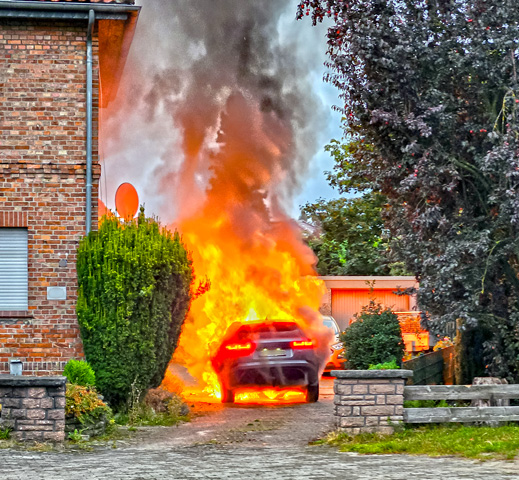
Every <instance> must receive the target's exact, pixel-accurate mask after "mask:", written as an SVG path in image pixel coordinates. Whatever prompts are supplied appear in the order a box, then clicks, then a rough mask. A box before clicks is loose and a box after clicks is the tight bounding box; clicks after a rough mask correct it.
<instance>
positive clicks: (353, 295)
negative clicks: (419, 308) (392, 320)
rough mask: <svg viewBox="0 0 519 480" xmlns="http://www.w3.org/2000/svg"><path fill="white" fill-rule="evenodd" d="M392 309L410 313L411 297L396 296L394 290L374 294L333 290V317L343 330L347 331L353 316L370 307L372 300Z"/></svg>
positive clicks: (374, 291) (352, 290) (359, 290)
mask: <svg viewBox="0 0 519 480" xmlns="http://www.w3.org/2000/svg"><path fill="white" fill-rule="evenodd" d="M372 298H373V299H374V300H375V302H377V303H381V304H382V305H383V306H384V307H390V308H391V309H392V310H393V311H395V312H406V311H409V309H410V308H409V296H408V295H395V294H394V293H393V290H389V289H384V290H382V289H380V290H376V289H375V290H373V291H372V292H370V291H368V290H365V289H358V290H357V289H338V288H337V289H335V288H334V289H332V315H333V317H334V318H335V320H337V323H338V324H339V327H340V328H341V330H343V329H345V328H346V327H347V326H348V324H349V322H350V320H351V319H352V318H353V315H355V314H356V313H358V312H360V311H361V309H362V307H363V306H365V305H369V302H370V300H371V299H372Z"/></svg>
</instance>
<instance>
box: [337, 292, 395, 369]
mask: <svg viewBox="0 0 519 480" xmlns="http://www.w3.org/2000/svg"><path fill="white" fill-rule="evenodd" d="M355 318H356V321H355V322H353V323H352V324H351V325H350V326H349V328H347V329H346V331H344V332H343V333H342V334H341V340H342V341H343V342H344V349H345V355H346V358H347V359H348V361H347V364H346V367H347V368H350V369H352V370H366V369H368V368H369V367H370V365H377V364H381V363H386V362H391V361H394V360H395V359H397V360H396V362H397V364H398V366H400V365H401V359H402V357H403V355H404V341H403V339H402V331H401V330H400V323H399V321H398V317H397V316H396V315H395V314H394V313H393V312H392V311H391V309H389V308H386V309H383V308H382V306H381V305H379V304H376V303H375V302H373V301H371V302H370V304H369V306H367V307H364V308H363V309H362V312H361V313H360V314H357V315H355Z"/></svg>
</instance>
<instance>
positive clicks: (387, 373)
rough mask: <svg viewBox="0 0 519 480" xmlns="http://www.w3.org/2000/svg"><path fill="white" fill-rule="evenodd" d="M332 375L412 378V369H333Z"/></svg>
mask: <svg viewBox="0 0 519 480" xmlns="http://www.w3.org/2000/svg"><path fill="white" fill-rule="evenodd" d="M331 375H332V376H333V377H336V378H350V379H351V378H361V379H370V378H411V377H412V376H413V371H412V370H332V371H331Z"/></svg>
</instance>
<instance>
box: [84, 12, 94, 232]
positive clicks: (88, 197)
mask: <svg viewBox="0 0 519 480" xmlns="http://www.w3.org/2000/svg"><path fill="white" fill-rule="evenodd" d="M94 22H95V13H94V10H89V11H88V30H87V65H86V66H87V75H86V76H87V79H86V234H87V235H88V234H89V233H90V229H91V228H92V34H93V30H94Z"/></svg>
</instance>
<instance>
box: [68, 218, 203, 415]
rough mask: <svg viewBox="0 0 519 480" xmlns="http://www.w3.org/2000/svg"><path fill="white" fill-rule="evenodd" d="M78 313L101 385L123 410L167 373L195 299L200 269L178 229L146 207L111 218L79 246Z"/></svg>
mask: <svg viewBox="0 0 519 480" xmlns="http://www.w3.org/2000/svg"><path fill="white" fill-rule="evenodd" d="M77 274H78V284H79V289H78V302H77V316H78V322H79V326H80V329H81V337H82V340H83V347H84V351H85V356H86V359H87V360H88V362H89V363H90V364H91V365H92V367H93V369H94V371H95V374H96V386H97V388H98V390H99V391H100V392H101V394H102V395H103V396H104V398H105V399H106V400H107V401H108V402H109V403H110V404H111V405H112V406H113V407H115V408H116V409H120V408H122V409H124V408H125V407H126V406H128V405H129V404H130V403H132V404H133V403H135V402H136V401H138V400H139V399H140V398H141V397H142V396H143V395H145V394H146V391H147V390H148V389H149V388H153V387H156V386H158V385H159V384H160V382H161V381H162V379H163V377H164V373H165V371H166V368H167V365H168V363H169V361H170V360H171V356H172V354H173V351H174V349H175V347H176V345H177V341H178V337H179V335H180V330H181V327H182V324H183V322H184V319H185V316H186V313H187V310H188V308H189V304H190V300H191V284H192V281H193V269H192V262H191V259H190V257H189V255H188V253H187V251H186V249H185V248H184V245H183V243H182V241H181V239H180V236H179V235H178V233H175V234H172V233H171V232H169V231H167V230H165V229H162V228H161V227H160V225H159V224H158V223H157V222H156V221H155V220H153V219H149V218H146V217H145V216H144V211H143V210H142V209H141V212H140V214H139V216H138V218H137V220H134V221H130V222H120V221H119V220H118V219H117V218H115V217H111V218H105V219H104V220H103V221H102V223H101V224H100V226H99V230H98V231H92V232H90V234H89V235H88V236H87V237H85V238H84V239H83V240H82V241H81V243H80V245H79V248H78V258H77Z"/></svg>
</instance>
